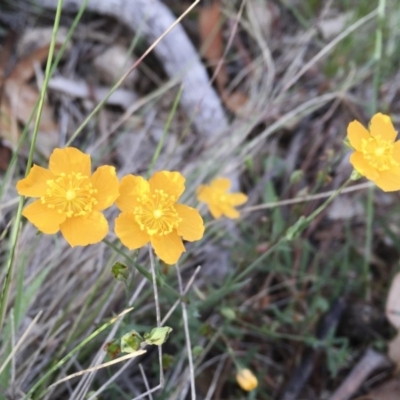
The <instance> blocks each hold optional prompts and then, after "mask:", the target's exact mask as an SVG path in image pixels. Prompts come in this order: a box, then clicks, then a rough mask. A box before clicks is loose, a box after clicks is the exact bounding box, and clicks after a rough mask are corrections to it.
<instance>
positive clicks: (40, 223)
mask: <svg viewBox="0 0 400 400" xmlns="http://www.w3.org/2000/svg"><path fill="white" fill-rule="evenodd" d="M22 215H23V216H24V217H25V218H27V219H28V221H29V222H30V223H31V224H33V225H35V226H36V228H38V230H39V231H41V232H43V233H47V234H49V235H51V234H53V233H57V232H58V231H59V229H60V224H62V223H63V222H64V221H65V218H66V216H65V214H59V213H58V212H57V211H56V210H53V209H51V208H48V207H47V206H46V205H44V204H42V202H41V201H40V200H36V201H34V202H33V203H32V204H29V205H28V206H27V207H25V209H24V210H23V211H22Z"/></svg>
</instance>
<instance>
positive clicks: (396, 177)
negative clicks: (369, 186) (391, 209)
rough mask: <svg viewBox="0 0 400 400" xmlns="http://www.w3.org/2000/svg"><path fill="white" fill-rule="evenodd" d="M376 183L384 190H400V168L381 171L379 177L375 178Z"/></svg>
mask: <svg viewBox="0 0 400 400" xmlns="http://www.w3.org/2000/svg"><path fill="white" fill-rule="evenodd" d="M375 184H376V186H378V187H379V188H381V189H382V190H383V191H384V192H393V191H395V190H400V168H394V169H392V170H390V171H384V172H381V173H380V174H379V178H378V179H376V180H375Z"/></svg>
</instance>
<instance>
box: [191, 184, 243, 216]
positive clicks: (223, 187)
mask: <svg viewBox="0 0 400 400" xmlns="http://www.w3.org/2000/svg"><path fill="white" fill-rule="evenodd" d="M230 187H231V181H230V180H229V179H228V178H216V179H214V180H213V181H212V182H211V184H210V185H209V186H208V185H200V186H199V187H198V188H197V198H198V200H199V201H201V202H202V203H206V204H207V205H208V208H209V210H210V213H211V215H212V216H213V217H214V218H215V219H217V218H220V217H221V216H222V215H225V216H226V217H228V218H232V219H234V218H239V216H240V214H239V211H237V210H236V209H235V208H234V207H235V206H240V205H241V204H244V203H246V201H247V196H246V195H245V194H243V193H228V190H229V188H230Z"/></svg>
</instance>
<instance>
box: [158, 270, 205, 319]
mask: <svg viewBox="0 0 400 400" xmlns="http://www.w3.org/2000/svg"><path fill="white" fill-rule="evenodd" d="M200 270H201V266H200V265H199V266H198V267H197V268H196V269H195V271H194V273H193V275H192V276H191V278H190V279H189V282H188V283H187V285H186V287H185V290H184V291H183V293H182V294H183V295H185V294H187V292H188V291H189V289H190V288H191V287H192V285H193V282H194V281H195V279H196V277H197V275H198V273H199V272H200ZM181 301H182V300H180V299H178V300H176V301H175V303H174V305H173V306H172V307H171V308H170V310H169V311H168V312H167V314H166V315H165V317H164V318H163V319H162V321H161V326H163V325H164V324H165V323H166V322H167V321H168V319H169V317H170V316H171V315H172V313H173V312H174V311H175V309H176V307H178V305H179V303H181Z"/></svg>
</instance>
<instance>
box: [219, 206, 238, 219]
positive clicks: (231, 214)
mask: <svg viewBox="0 0 400 400" xmlns="http://www.w3.org/2000/svg"><path fill="white" fill-rule="evenodd" d="M221 209H222V214H224V215H225V216H226V217H228V218H231V219H236V218H239V217H240V213H239V211H238V210H236V209H235V208H233V207H230V206H229V205H228V204H224V205H223V206H221Z"/></svg>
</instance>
